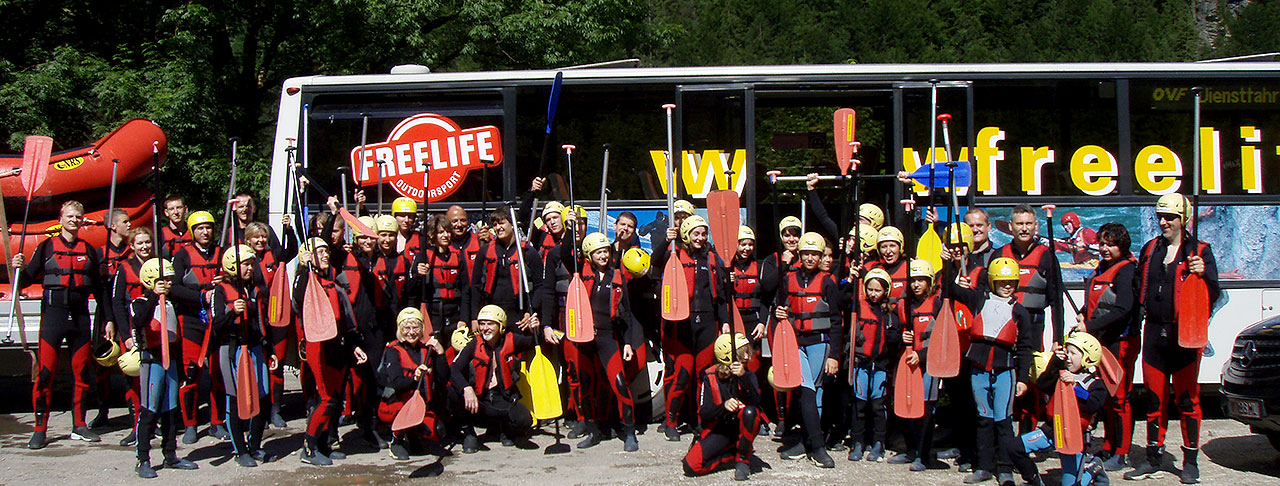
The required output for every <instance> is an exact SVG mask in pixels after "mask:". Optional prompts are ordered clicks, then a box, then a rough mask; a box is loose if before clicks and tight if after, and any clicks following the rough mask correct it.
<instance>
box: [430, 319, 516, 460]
mask: <svg viewBox="0 0 1280 486" xmlns="http://www.w3.org/2000/svg"><path fill="white" fill-rule="evenodd" d="M476 320H477V321H478V322H479V323H480V328H479V331H478V332H477V335H476V339H473V340H471V342H470V343H468V344H467V345H466V347H464V348H462V351H460V352H458V357H457V358H455V359H454V361H453V365H452V366H451V367H450V368H451V370H450V373H451V374H452V376H451V378H450V386H449V404H450V405H449V409H450V410H453V411H454V414H455V415H454V417H453V419H454V420H456V421H457V424H456V426H457V427H459V428H461V430H462V434H463V438H462V452H463V453H465V454H474V453H475V452H477V451H479V450H480V439H479V437H478V436H477V435H476V426H477V425H485V426H488V427H489V428H490V432H495V431H496V432H498V435H499V436H500V437H505V438H507V440H508V441H510V443H511V444H512V445H514V444H515V443H517V442H520V441H527V440H528V439H527V437H528V435H529V433H530V431H531V428H532V427H533V413H532V412H530V411H529V409H528V408H526V407H525V406H524V404H522V403H520V391H519V389H517V388H516V382H515V380H517V379H519V375H520V370H519V366H520V355H521V354H522V353H524V352H525V351H531V350H533V346H534V341H533V337H532V336H529V335H526V334H520V333H513V332H506V328H507V315H506V313H505V312H503V311H502V308H500V307H498V306H496V305H486V306H484V307H482V308H480V312H479V314H478V315H477V317H476ZM517 325H519V323H517Z"/></svg>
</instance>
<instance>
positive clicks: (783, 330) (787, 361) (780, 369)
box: [773, 319, 804, 389]
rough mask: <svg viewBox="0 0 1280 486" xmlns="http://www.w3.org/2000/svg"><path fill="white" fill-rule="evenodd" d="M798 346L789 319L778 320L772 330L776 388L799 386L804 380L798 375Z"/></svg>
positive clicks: (799, 364)
mask: <svg viewBox="0 0 1280 486" xmlns="http://www.w3.org/2000/svg"><path fill="white" fill-rule="evenodd" d="M800 366H802V365H801V363H800V346H799V344H797V343H796V334H795V330H794V329H792V327H791V320H789V319H782V320H780V321H778V325H777V327H776V328H775V329H774V331H773V383H774V385H775V386H776V387H777V388H781V389H791V388H796V387H799V386H800V384H801V383H802V382H803V381H804V380H803V379H802V378H801V376H800Z"/></svg>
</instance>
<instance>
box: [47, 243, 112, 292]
mask: <svg viewBox="0 0 1280 486" xmlns="http://www.w3.org/2000/svg"><path fill="white" fill-rule="evenodd" d="M48 241H49V250H50V253H51V254H52V255H51V256H50V257H49V259H47V260H45V261H44V280H43V281H42V284H43V285H44V288H45V290H50V289H67V290H72V289H79V288H81V287H84V286H87V285H89V284H90V283H92V282H91V280H92V279H93V276H94V275H95V274H96V273H97V271H98V269H97V268H93V267H91V265H92V262H93V258H92V256H93V255H92V253H93V248H92V247H90V246H89V244H88V243H85V241H84V239H83V238H77V239H76V241H75V243H71V244H69V245H68V244H67V241H66V240H64V239H62V235H55V236H52V237H50V238H49V239H48Z"/></svg>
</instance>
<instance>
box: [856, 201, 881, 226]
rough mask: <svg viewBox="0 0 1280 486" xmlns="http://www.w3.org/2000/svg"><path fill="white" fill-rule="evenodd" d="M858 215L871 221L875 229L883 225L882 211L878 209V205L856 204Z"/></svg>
mask: <svg viewBox="0 0 1280 486" xmlns="http://www.w3.org/2000/svg"><path fill="white" fill-rule="evenodd" d="M858 216H859V217H861V218H867V222H868V223H871V226H872V227H874V228H875V229H877V230H879V229H881V228H883V227H884V211H883V210H881V209H880V206H876V205H875V204H871V203H862V205H861V206H858Z"/></svg>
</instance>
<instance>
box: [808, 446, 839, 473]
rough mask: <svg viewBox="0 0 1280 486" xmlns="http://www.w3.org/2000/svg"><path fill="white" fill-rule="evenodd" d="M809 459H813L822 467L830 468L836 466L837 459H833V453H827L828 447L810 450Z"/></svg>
mask: <svg viewBox="0 0 1280 486" xmlns="http://www.w3.org/2000/svg"><path fill="white" fill-rule="evenodd" d="M809 460H810V461H813V463H814V464H816V465H817V466H818V467H820V468H824V469H829V468H833V467H836V461H834V460H832V459H831V455H830V454H827V448H826V447H815V448H813V450H812V451H809Z"/></svg>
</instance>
